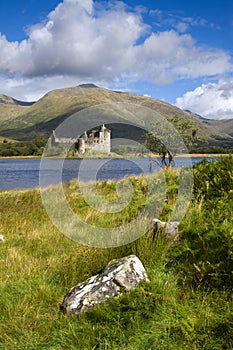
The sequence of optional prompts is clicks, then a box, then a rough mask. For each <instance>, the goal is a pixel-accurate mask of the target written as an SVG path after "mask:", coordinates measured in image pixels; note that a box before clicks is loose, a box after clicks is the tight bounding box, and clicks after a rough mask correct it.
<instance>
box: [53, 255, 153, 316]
mask: <svg viewBox="0 0 233 350" xmlns="http://www.w3.org/2000/svg"><path fill="white" fill-rule="evenodd" d="M143 280H144V281H146V282H149V278H148V276H147V273H146V271H145V268H144V267H143V265H142V263H141V261H140V260H139V259H138V258H137V257H136V256H135V255H129V256H127V257H124V258H122V259H119V260H116V261H113V262H111V263H110V264H108V265H107V267H106V268H105V269H104V271H103V272H102V273H101V274H99V275H96V276H93V277H91V278H88V279H87V280H86V281H85V282H82V283H79V284H77V285H76V286H74V287H73V288H71V290H70V292H69V293H68V294H67V296H66V297H65V298H64V301H63V303H62V304H61V306H60V309H61V311H63V312H64V313H66V314H68V315H75V314H79V313H81V312H84V311H87V310H90V309H91V308H92V307H93V306H95V305H96V304H100V303H103V302H104V301H106V300H107V299H108V298H109V297H110V296H112V297H119V296H120V295H121V294H122V292H123V291H125V292H128V291H130V290H132V289H134V288H135V287H136V286H137V285H138V284H139V283H140V282H141V281H143Z"/></svg>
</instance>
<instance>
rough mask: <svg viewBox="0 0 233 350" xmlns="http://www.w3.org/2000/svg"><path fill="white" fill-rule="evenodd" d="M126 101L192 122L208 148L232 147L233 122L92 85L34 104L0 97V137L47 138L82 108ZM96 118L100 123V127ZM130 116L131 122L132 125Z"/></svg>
mask: <svg viewBox="0 0 233 350" xmlns="http://www.w3.org/2000/svg"><path fill="white" fill-rule="evenodd" d="M114 102H125V103H134V104H139V105H141V106H145V107H149V108H151V109H153V110H155V111H157V112H159V113H160V114H162V115H163V116H164V117H169V116H174V115H179V116H180V117H181V118H183V119H187V120H190V119H191V120H192V121H193V122H194V124H195V127H196V128H197V129H198V134H199V136H200V137H201V138H202V139H203V140H205V142H206V141H208V144H209V145H210V146H217V147H222V146H223V147H233V135H232V134H233V130H232V125H233V120H229V121H226V123H224V122H222V121H208V120H205V119H204V118H201V117H200V116H198V115H196V114H193V113H191V112H189V111H183V110H181V109H179V108H177V107H175V106H173V105H170V104H168V103H166V102H164V101H161V100H157V99H154V98H150V97H146V96H141V95H136V94H131V93H127V92H119V91H111V90H107V89H104V88H99V87H97V86H95V85H93V84H82V85H79V86H77V87H72V88H66V89H58V90H53V91H51V92H49V93H47V94H46V95H45V96H44V97H42V98H41V99H39V100H38V101H37V102H31V103H27V102H21V101H17V100H15V99H12V98H11V97H8V96H5V95H0V136H2V137H8V138H11V139H16V140H32V139H33V138H36V137H41V138H47V137H49V136H50V134H51V132H52V130H53V129H55V128H56V127H57V126H58V125H59V124H60V123H61V122H62V121H64V120H65V119H66V118H67V117H68V116H70V115H72V114H73V113H75V112H77V111H80V110H82V109H84V108H87V107H91V106H95V105H97V104H103V103H114ZM100 119H101V118H99V124H101V122H102V121H101V120H100ZM133 121H134V120H133V117H132V122H133Z"/></svg>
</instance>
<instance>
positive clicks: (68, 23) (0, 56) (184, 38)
mask: <svg viewBox="0 0 233 350" xmlns="http://www.w3.org/2000/svg"><path fill="white" fill-rule="evenodd" d="M189 21H191V19H189ZM189 21H188V19H186V22H185V23H183V24H182V23H180V26H179V27H180V31H184V30H185V28H186V27H187V23H188V22H189ZM231 70H232V63H231V57H230V55H229V54H228V53H227V52H225V51H222V50H217V49H208V48H206V47H205V48H204V47H200V46H198V45H197V44H196V42H195V40H194V39H193V38H192V36H191V35H188V34H180V33H179V32H176V31H174V30H170V31H168V30H167V31H163V32H157V33H154V32H152V30H151V28H150V27H149V26H148V25H147V24H145V23H144V22H143V19H142V17H141V12H140V11H138V10H137V9H135V11H134V12H133V11H130V10H129V9H127V7H126V6H125V5H124V4H123V3H122V2H116V3H112V4H108V6H107V8H105V9H104V8H103V6H101V4H100V3H97V2H93V1H92V0H64V1H63V2H61V3H60V4H59V5H58V6H57V7H56V8H55V9H54V11H52V12H50V13H49V14H48V17H47V19H46V21H43V22H42V23H39V24H37V25H35V26H32V27H31V28H29V29H28V39H26V40H23V41H22V42H9V41H8V40H7V39H6V37H5V36H4V35H0V73H1V76H2V79H6V81H7V79H8V76H9V75H11V79H12V77H13V80H14V82H15V83H16V82H17V81H18V83H19V85H18V88H17V87H16V86H15V88H13V87H12V88H11V90H10V91H12V93H14V97H17V98H19V95H20V94H21V95H22V93H20V88H21V89H22V88H23V85H22V84H25V85H24V86H25V90H27V87H29V86H32V87H33V88H32V91H34V88H36V84H38V82H40V83H39V84H38V90H37V91H38V94H37V95H38V96H39V95H40V93H41V92H42V90H43V91H44V87H45V86H47V90H48V89H49V87H50V86H51V84H50V83H49V82H51V79H52V78H53V81H54V83H53V84H52V85H53V86H54V85H55V84H57V85H56V86H54V87H59V86H64V84H65V82H68V81H70V82H71V81H76V82H78V81H89V82H97V81H102V82H104V83H105V84H113V83H114V82H115V81H118V82H119V81H120V80H122V79H126V78H127V79H129V80H130V81H133V80H134V81H140V80H144V81H145V80H147V81H149V82H152V83H155V84H168V83H170V82H173V81H175V80H177V79H183V78H186V79H187V78H196V77H201V76H214V75H217V74H222V73H227V72H229V71H231ZM60 77H63V80H64V84H62V79H60ZM46 84H47V85H46ZM59 84H61V85H59ZM2 86H5V87H4V89H5V90H4V91H6V89H7V84H3V85H2ZM42 86H43V89H42ZM29 90H30V89H29ZM35 91H36V90H35ZM1 92H2V91H1ZM24 95H25V97H26V98H27V99H28V100H29V99H30V97H29V92H28V93H26V92H25V93H24ZM31 95H32V94H31Z"/></svg>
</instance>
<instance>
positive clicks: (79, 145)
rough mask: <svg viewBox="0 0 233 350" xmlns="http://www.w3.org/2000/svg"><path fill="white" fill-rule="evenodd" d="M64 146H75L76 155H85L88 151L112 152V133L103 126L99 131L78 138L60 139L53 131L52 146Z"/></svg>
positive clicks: (92, 131) (85, 133)
mask: <svg viewBox="0 0 233 350" xmlns="http://www.w3.org/2000/svg"><path fill="white" fill-rule="evenodd" d="M62 144H74V154H75V155H84V154H85V153H86V152H88V151H95V152H99V153H110V152H111V131H110V130H109V129H107V128H106V126H105V125H104V124H102V125H101V126H100V127H99V128H98V129H95V130H91V131H90V132H89V133H87V132H86V131H85V132H84V134H83V135H81V136H80V137H79V138H78V139H77V138H67V137H58V136H57V135H56V134H55V131H53V133H52V136H51V146H58V145H62Z"/></svg>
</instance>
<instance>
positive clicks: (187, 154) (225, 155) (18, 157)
mask: <svg viewBox="0 0 233 350" xmlns="http://www.w3.org/2000/svg"><path fill="white" fill-rule="evenodd" d="M231 155H232V154H231V153H190V154H189V153H185V154H177V155H176V156H175V157H174V158H187V157H190V158H206V157H228V156H231ZM41 158H42V157H41V156H12V157H10V156H7V157H2V156H0V159H41ZM45 158H50V157H45ZM61 158H62V159H63V157H51V159H61ZM102 158H104V159H105V158H106V159H108V158H109V159H113V158H116V157H114V156H113V157H111V156H109V157H107V156H106V157H82V158H81V157H80V158H78V157H67V158H65V159H102ZM119 158H120V157H119ZM123 158H160V156H159V155H157V154H153V155H147V156H145V155H140V156H139V155H132V154H126V155H125V156H122V159H123Z"/></svg>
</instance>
